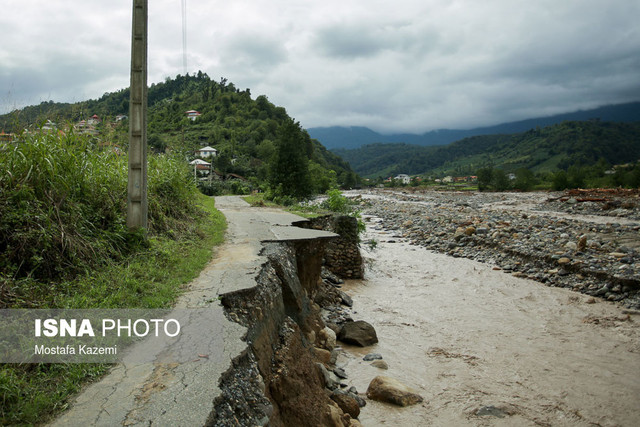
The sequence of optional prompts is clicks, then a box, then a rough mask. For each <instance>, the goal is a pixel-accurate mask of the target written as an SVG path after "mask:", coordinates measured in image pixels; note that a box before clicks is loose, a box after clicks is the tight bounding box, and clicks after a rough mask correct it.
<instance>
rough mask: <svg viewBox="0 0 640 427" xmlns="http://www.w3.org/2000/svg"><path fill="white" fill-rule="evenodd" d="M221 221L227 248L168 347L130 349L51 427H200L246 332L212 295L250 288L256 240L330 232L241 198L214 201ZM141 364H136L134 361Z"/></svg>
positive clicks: (196, 286)
mask: <svg viewBox="0 0 640 427" xmlns="http://www.w3.org/2000/svg"><path fill="white" fill-rule="evenodd" d="M216 207H217V208H218V209H219V210H220V211H222V212H223V213H224V215H225V217H226V219H227V223H228V230H227V236H226V242H225V243H224V244H223V245H222V246H221V247H220V248H218V249H217V251H216V254H215V256H214V259H213V260H212V261H211V263H210V264H209V265H208V266H207V267H206V268H205V269H204V270H203V271H202V273H201V274H200V276H199V277H198V278H197V279H196V280H194V281H193V282H192V283H191V284H189V285H188V287H187V290H186V292H185V293H184V294H183V295H182V296H181V298H180V299H179V301H178V302H177V304H176V310H175V311H174V312H173V314H172V315H171V317H177V318H180V319H183V320H184V323H183V322H181V323H183V325H182V326H183V328H182V331H181V333H180V336H179V337H178V338H179V339H178V340H177V341H176V342H175V343H172V344H173V345H172V346H171V348H167V347H164V346H163V345H158V343H157V342H156V341H151V342H149V341H144V342H142V343H140V344H136V345H135V347H134V348H133V349H132V350H131V352H130V354H129V355H128V356H126V357H125V359H124V360H123V362H122V363H120V364H118V365H116V366H114V368H113V369H112V370H111V372H110V373H109V374H108V375H107V376H105V377H104V378H103V379H102V380H100V381H99V382H97V383H94V384H92V385H90V386H88V387H86V388H85V390H84V391H83V392H82V393H80V394H79V395H78V396H77V398H76V399H75V402H73V404H72V406H71V408H70V409H69V410H68V411H67V412H65V413H63V414H62V415H61V416H60V417H59V418H58V419H56V420H55V421H54V422H52V423H51V425H52V426H60V427H63V426H64V427H68V426H87V425H96V426H117V425H127V426H149V425H151V424H153V425H154V426H155V425H158V426H200V425H204V424H205V423H206V420H207V418H208V416H209V414H210V413H211V411H212V409H213V401H214V399H215V398H216V397H218V396H219V395H220V389H219V388H218V382H219V379H220V377H221V375H222V374H223V373H224V372H226V371H227V370H228V369H229V368H230V367H231V361H232V360H233V359H234V358H235V357H237V356H239V355H240V354H241V353H242V352H243V351H244V350H246V348H247V346H246V343H245V342H244V341H243V340H242V337H243V336H244V335H245V332H246V328H244V327H242V326H240V325H238V324H236V323H233V322H231V321H229V320H228V319H227V318H226V317H225V315H224V311H223V308H222V306H221V305H220V303H219V299H218V297H219V296H220V295H222V294H225V293H228V292H233V291H238V290H241V289H244V288H250V287H254V286H255V285H256V282H255V278H256V277H257V275H258V273H259V272H260V267H261V265H262V264H263V263H264V262H265V261H266V260H265V258H263V257H261V256H260V255H259V253H260V251H261V248H262V242H264V241H285V240H298V239H313V238H318V237H327V236H332V235H333V234H332V233H327V232H323V231H316V230H308V229H301V228H298V227H292V226H291V224H292V223H293V222H297V221H304V218H301V217H299V216H296V215H292V214H290V213H287V212H283V211H280V210H276V209H266V208H251V207H250V206H249V205H248V204H247V203H246V202H245V201H243V200H242V199H241V198H240V197H237V196H230V197H217V198H216ZM142 355H144V356H145V357H144V358H143V359H147V361H145V362H141V361H140V360H141V356H142Z"/></svg>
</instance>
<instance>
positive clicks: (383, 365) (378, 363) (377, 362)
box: [371, 360, 389, 370]
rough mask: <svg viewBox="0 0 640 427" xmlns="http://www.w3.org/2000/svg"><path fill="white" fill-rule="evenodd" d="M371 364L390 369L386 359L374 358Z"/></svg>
mask: <svg viewBox="0 0 640 427" xmlns="http://www.w3.org/2000/svg"><path fill="white" fill-rule="evenodd" d="M371 366H375V367H376V368H378V369H385V370H386V369H389V365H388V364H387V362H385V361H384V360H374V361H373V362H371Z"/></svg>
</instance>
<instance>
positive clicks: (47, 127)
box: [42, 120, 58, 130]
mask: <svg viewBox="0 0 640 427" xmlns="http://www.w3.org/2000/svg"><path fill="white" fill-rule="evenodd" d="M57 129H58V125H57V124H55V123H54V122H52V121H51V120H47V121H46V123H45V124H44V125H42V130H57Z"/></svg>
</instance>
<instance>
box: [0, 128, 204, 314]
mask: <svg viewBox="0 0 640 427" xmlns="http://www.w3.org/2000/svg"><path fill="white" fill-rule="evenodd" d="M0 165H2V166H1V167H0V254H1V255H0V306H9V305H13V304H14V303H15V301H17V299H20V298H19V297H20V294H22V293H23V292H24V291H25V290H26V289H27V288H29V287H38V286H41V287H42V286H43V285H38V283H40V282H42V283H45V282H47V281H50V280H53V281H59V280H65V279H69V278H72V277H74V276H75V275H77V274H81V273H84V272H86V271H89V270H91V269H94V268H96V267H98V266H100V265H104V263H105V262H108V261H110V260H111V261H114V260H119V259H122V258H123V257H125V256H127V255H128V254H130V253H132V252H134V251H136V250H138V249H140V247H141V245H145V244H146V242H145V240H144V239H143V238H142V235H141V234H136V233H131V232H130V231H129V230H128V229H127V227H126V218H125V211H126V197H127V194H126V191H127V190H126V188H127V158H126V156H123V155H120V154H118V153H117V152H116V151H114V150H113V149H111V148H106V149H100V148H98V147H96V146H95V144H94V143H93V141H92V139H90V138H88V137H86V136H83V135H77V134H74V133H73V132H68V133H66V134H65V133H57V132H36V133H25V134H23V135H22V136H21V137H20V138H19V139H18V140H17V141H16V142H15V143H7V144H4V145H0ZM148 183H149V187H148V199H149V235H150V237H154V236H169V237H171V238H173V239H180V238H182V237H184V236H188V235H189V234H190V233H191V232H193V229H194V227H195V222H194V220H196V219H197V218H198V217H199V216H201V215H202V213H201V211H200V209H199V208H198V207H197V206H196V197H195V196H196V194H197V190H196V187H195V185H194V182H193V177H192V175H191V173H190V170H189V168H188V167H187V165H186V164H185V163H184V162H183V161H182V160H180V159H176V158H174V157H171V156H167V155H152V156H150V158H149V178H148ZM27 299H28V298H27Z"/></svg>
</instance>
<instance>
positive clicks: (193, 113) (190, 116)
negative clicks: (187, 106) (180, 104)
mask: <svg viewBox="0 0 640 427" xmlns="http://www.w3.org/2000/svg"><path fill="white" fill-rule="evenodd" d="M184 113H185V114H186V115H187V118H188V119H190V120H191V121H192V122H194V121H195V120H196V119H197V118H198V117H200V116H201V115H202V113H200V112H199V111H196V110H189V111H185V112H184Z"/></svg>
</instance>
